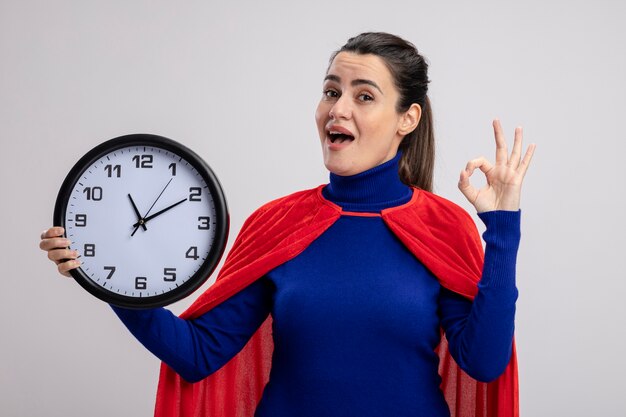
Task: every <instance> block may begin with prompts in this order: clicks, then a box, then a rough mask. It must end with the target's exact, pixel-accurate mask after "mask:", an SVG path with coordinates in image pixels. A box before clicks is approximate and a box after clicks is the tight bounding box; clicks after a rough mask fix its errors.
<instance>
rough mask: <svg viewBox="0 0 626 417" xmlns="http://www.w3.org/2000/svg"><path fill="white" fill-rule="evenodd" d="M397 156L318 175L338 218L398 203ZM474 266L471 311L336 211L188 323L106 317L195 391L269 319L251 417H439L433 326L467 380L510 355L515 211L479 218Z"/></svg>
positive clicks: (491, 370) (482, 376)
mask: <svg viewBox="0 0 626 417" xmlns="http://www.w3.org/2000/svg"><path fill="white" fill-rule="evenodd" d="M399 158H400V154H398V155H396V157H395V158H393V159H392V160H390V161H387V162H385V163H383V164H381V165H379V166H377V167H375V168H372V169H370V170H368V171H365V172H362V173H360V174H357V175H353V176H338V175H335V174H332V173H331V174H330V183H329V184H328V186H326V187H325V188H324V189H323V194H324V197H325V198H327V199H328V200H330V201H332V202H334V203H335V204H338V205H340V206H341V207H342V208H343V209H344V211H347V212H379V211H381V210H383V209H385V208H388V207H393V206H397V205H400V204H404V203H406V202H408V201H409V200H410V198H411V194H412V191H411V189H410V188H409V187H407V186H406V185H404V184H403V183H402V182H401V181H400V179H399V177H398V161H399ZM479 216H480V218H481V219H482V220H483V222H484V223H485V224H486V226H487V230H486V232H485V234H484V235H483V237H484V239H485V242H486V249H485V268H484V272H483V276H482V279H481V281H480V283H479V293H478V295H477V296H476V298H475V299H474V302H471V301H469V300H466V299H465V298H463V297H461V296H459V295H457V294H454V293H452V292H451V291H448V290H446V289H444V288H442V287H441V286H440V285H439V282H438V281H437V279H436V278H435V277H434V276H433V274H432V273H431V272H430V271H429V270H428V269H426V268H425V267H424V265H422V263H421V262H420V261H419V260H417V259H416V258H415V257H414V256H413V255H412V254H411V253H410V252H409V251H408V250H407V249H406V248H405V247H404V246H403V245H402V243H401V242H400V241H399V240H398V239H397V238H396V237H395V235H393V233H391V231H390V230H389V229H388V228H387V226H386V225H385V224H384V222H383V220H382V218H381V217H364V216H355V215H350V214H349V213H347V214H343V215H342V216H341V217H340V218H339V219H338V220H337V221H336V222H335V223H334V224H333V225H332V226H331V227H330V228H329V229H328V230H327V231H326V232H324V234H322V236H320V237H319V238H318V239H317V240H315V241H314V242H313V243H312V244H311V245H310V246H309V247H308V248H307V249H305V250H304V251H303V252H302V253H301V254H300V255H298V256H297V257H296V258H294V259H292V260H290V261H288V262H286V263H284V264H283V265H281V266H279V267H277V268H276V269H274V270H272V271H270V272H269V273H268V274H267V275H266V276H265V277H263V278H261V279H259V280H257V281H256V282H255V283H253V284H251V285H250V286H249V287H247V288H246V289H244V290H242V291H241V292H239V293H238V294H236V295H234V296H233V297H231V298H230V299H228V300H227V301H225V302H223V303H222V304H220V305H219V306H217V307H215V308H214V309H213V310H211V311H209V312H207V313H205V314H204V315H203V316H201V317H199V318H197V319H194V320H189V321H186V320H182V319H179V318H177V317H176V316H175V315H173V314H172V313H171V312H170V311H169V310H166V309H163V308H160V309H152V310H143V311H137V310H126V309H122V308H118V307H114V310H115V312H116V313H117V314H118V316H119V317H120V318H121V319H122V321H123V322H124V324H125V325H126V326H127V327H128V329H129V330H130V331H131V332H132V333H133V334H134V335H135V336H136V337H137V339H139V341H140V342H141V343H142V344H144V346H146V347H147V348H148V349H149V350H150V351H151V352H153V353H154V354H155V355H156V356H158V357H159V358H160V359H161V360H163V361H164V362H165V363H167V364H168V365H169V366H170V367H172V368H173V369H174V370H176V371H177V372H178V373H179V374H180V375H181V376H182V377H183V378H184V379H186V380H189V381H197V380H200V379H203V378H204V377H206V376H208V375H209V374H211V373H212V372H214V371H215V370H217V369H219V368H220V367H221V366H222V365H224V364H225V363H226V362H227V361H228V360H229V359H230V358H232V357H233V356H234V355H235V354H236V353H237V352H239V350H241V349H242V348H243V346H244V345H245V344H246V342H247V341H248V340H249V338H250V337H251V336H252V334H253V333H254V332H255V331H256V329H257V328H258V327H259V326H260V325H261V323H262V322H263V321H264V320H265V319H266V318H267V316H268V314H272V317H273V338H274V354H273V358H272V369H271V373H270V380H269V382H268V384H267V385H266V387H265V390H264V392H263V397H262V399H261V402H260V403H259V405H258V407H257V411H256V414H255V416H257V417H293V416H299V417H307V416H311V417H325V416H329V417H330V416H333V417H335V416H359V417H369V416H371V417H380V416H394V417H401V416H413V417H415V416H428V417H444V416H445V417H447V416H449V415H450V414H449V411H448V408H447V405H446V403H445V400H444V398H443V394H442V393H441V391H440V389H439V385H440V382H441V379H440V377H439V375H438V372H437V369H438V358H437V355H436V354H435V353H434V351H433V350H434V349H435V347H436V346H437V344H438V343H439V340H440V333H439V331H440V330H439V329H440V327H442V328H443V329H444V330H445V331H446V335H447V338H448V340H449V347H450V352H451V354H452V355H453V357H454V358H455V360H456V361H457V363H459V365H460V366H461V367H462V368H463V369H464V370H465V371H466V372H467V373H469V374H470V375H471V376H473V377H474V378H476V379H478V380H483V381H489V380H492V379H494V378H496V377H497V376H498V375H499V374H500V373H502V371H503V370H504V368H505V367H506V365H507V363H508V361H509V358H510V355H511V342H512V336H513V326H514V315H515V301H516V299H517V289H516V287H515V259H516V253H517V248H518V244H519V236H520V231H519V221H520V212H519V211H518V212H505V211H493V212H487V213H482V214H480V215H479Z"/></svg>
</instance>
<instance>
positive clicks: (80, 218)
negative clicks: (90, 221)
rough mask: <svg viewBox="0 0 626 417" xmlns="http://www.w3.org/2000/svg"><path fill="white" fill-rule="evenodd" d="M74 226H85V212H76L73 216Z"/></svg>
mask: <svg viewBox="0 0 626 417" xmlns="http://www.w3.org/2000/svg"><path fill="white" fill-rule="evenodd" d="M74 226H76V227H85V226H87V215H86V214H77V215H76V216H75V217H74Z"/></svg>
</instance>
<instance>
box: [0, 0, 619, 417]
mask: <svg viewBox="0 0 626 417" xmlns="http://www.w3.org/2000/svg"><path fill="white" fill-rule="evenodd" d="M624 4H625V3H624V2H623V1H618V0H615V1H609V0H604V1H595V2H589V1H584V2H583V1H564V0H562V1H546V0H541V1H539V0H526V1H516V2H506V1H474V2H461V1H459V2H456V4H455V3H451V2H434V1H416V0H413V1H407V2H394V1H378V0H376V1H369V0H368V1H364V0H358V1H357V0H351V1H345V2H337V1H332V2H328V1H315V2H307V3H302V4H300V2H287V1H283V2H279V1H263V2H258V1H257V2H253V1H249V2H230V3H229V5H228V6H226V5H223V4H222V3H221V2H209V1H193V0H188V1H178V2H175V1H165V0H159V1H155V0H151V1H148V0H144V1H121V0H117V1H113V0H109V1H100V2H95V1H79V0H76V1H68V0H64V1H63V0H59V1H43V0H42V1H33V0H20V1H18V0H14V1H7V0H1V1H0V140H1V149H2V153H1V156H2V160H1V161H0V169H1V171H0V181H1V191H2V193H1V194H0V195H1V197H0V198H1V201H2V203H1V205H0V210H1V212H0V214H1V216H2V219H3V226H2V231H3V233H2V236H3V238H2V239H1V240H0V241H1V245H2V246H1V248H0V249H1V250H0V255H1V257H2V258H1V260H0V261H1V263H2V266H3V271H4V273H3V275H2V277H1V281H0V282H1V285H2V289H1V290H0V387H1V389H0V414H2V415H3V416H16V417H17V416H20V417H21V416H29V417H30V416H43V415H46V416H84V415H89V416H110V415H127V416H148V415H151V414H152V410H153V401H154V392H155V389H156V381H157V372H158V361H157V360H156V359H155V358H153V357H152V356H151V354H149V353H148V352H147V351H146V350H145V349H144V348H143V347H142V346H141V345H140V344H139V343H138V342H136V341H135V340H134V339H133V337H132V336H131V335H130V334H129V333H128V332H127V331H126V329H125V328H124V327H123V326H122V324H121V323H120V322H119V320H118V319H117V318H116V316H115V315H114V314H113V312H112V311H111V310H110V308H109V307H108V306H107V305H106V304H104V303H102V302H100V301H98V300H97V299H95V298H93V297H91V296H90V295H89V294H87V293H86V292H85V291H83V290H82V289H81V288H80V287H79V286H78V285H77V284H76V283H75V282H73V281H71V280H68V279H64V278H62V277H61V276H60V275H58V274H57V273H56V271H55V268H54V266H53V265H52V263H50V261H48V260H47V259H46V256H45V254H44V253H42V252H41V251H40V250H39V248H38V243H39V234H40V232H41V231H42V230H43V229H44V228H47V227H48V226H50V225H51V221H52V211H53V207H54V201H55V198H56V193H57V191H58V188H59V186H60V185H61V182H62V181H63V179H64V177H65V175H66V173H67V172H68V171H69V169H70V168H71V167H72V166H73V164H74V163H75V162H76V161H77V160H78V159H79V157H80V156H82V155H83V154H84V153H86V152H87V151H88V150H89V149H91V148H92V147H94V146H95V145H96V144H98V143H100V142H102V141H104V140H106V139H110V138H112V137H116V136H119V135H122V134H128V133H137V132H143V133H155V134H160V135H163V136H167V137H171V138H173V139H176V140H178V141H181V142H183V143H184V144H186V145H187V146H189V147H190V148H192V149H194V150H195V151H196V152H197V153H199V154H200V155H201V156H203V157H204V158H205V159H206V161H207V162H208V163H209V165H211V166H212V168H213V169H214V170H215V171H216V173H217V175H218V176H219V178H220V180H221V181H222V184H223V186H224V189H225V190H226V193H227V198H228V202H229V206H230V212H231V220H232V228H231V237H230V243H231V244H232V241H233V240H234V235H235V233H236V232H237V231H238V230H239V228H240V226H241V224H242V222H243V221H244V219H245V218H246V217H247V216H248V215H249V214H250V213H251V212H252V211H253V210H254V209H255V208H256V207H258V206H259V205H261V204H262V203H264V202H266V201H269V200H270V199H273V198H276V197H279V196H281V195H284V194H287V193H290V192H293V191H296V190H300V189H304V188H310V187H313V186H316V185H318V184H320V183H324V182H326V181H327V172H326V171H325V168H324V166H323V164H322V160H321V151H320V146H319V144H318V139H317V132H316V129H315V125H314V110H315V106H316V104H317V101H318V99H319V97H320V94H321V84H322V78H323V75H324V71H325V69H326V65H327V60H328V57H329V55H330V53H331V52H332V51H333V50H335V49H336V48H338V47H340V46H341V45H342V44H343V43H344V42H345V41H346V40H347V38H348V37H350V36H352V35H355V34H357V33H359V32H361V31H366V30H382V31H388V32H393V33H396V34H398V35H401V36H403V37H405V38H407V39H409V40H411V41H412V42H414V43H415V44H416V45H417V46H418V49H419V50H420V51H421V52H422V53H424V54H425V55H426V57H427V58H428V60H429V61H430V63H431V67H430V78H431V79H432V83H431V88H430V93H429V95H430V97H431V100H432V103H433V108H434V109H433V111H434V117H435V128H436V135H437V141H438V157H437V170H436V181H435V185H436V191H437V192H438V193H439V194H441V195H443V196H445V197H447V198H449V199H451V200H453V201H455V202H457V203H460V204H462V205H463V206H464V207H466V208H467V209H468V210H469V209H470V207H469V206H468V205H467V204H466V203H465V202H464V201H463V197H462V195H461V194H460V193H459V192H458V190H457V189H456V181H457V175H458V172H459V171H460V170H461V168H462V167H464V165H465V162H466V161H467V160H468V159H470V158H473V157H475V156H478V155H480V154H485V155H487V156H489V157H490V158H493V134H492V131H491V120H492V118H494V117H499V118H500V119H501V120H502V123H503V125H504V127H505V131H506V133H507V136H508V139H509V140H512V133H513V129H514V127H515V126H516V125H522V126H524V129H525V139H526V141H527V143H529V142H531V141H532V142H536V143H537V144H538V147H537V152H536V156H535V159H534V160H533V164H532V166H531V169H530V171H529V173H528V175H527V179H526V183H525V189H524V197H523V201H522V204H523V207H522V210H523V241H522V246H521V249H520V254H519V264H518V287H519V289H520V299H519V302H518V314H517V321H516V329H517V341H518V351H519V352H518V353H519V363H520V381H521V384H520V386H521V409H522V415H524V416H554V415H566V416H572V417H573V416H589V415H602V416H623V415H624V409H626V396H624V395H623V392H622V391H623V388H624V382H623V375H624V373H625V372H626V366H625V365H626V364H625V359H624V352H626V340H625V337H624V327H625V323H624V321H625V318H626V303H624V301H623V294H624V291H625V290H626V285H625V283H624V281H625V278H626V273H625V272H624V261H623V260H624V251H625V249H626V242H625V237H624V236H625V232H626V227H625V220H624V213H626V207H625V206H626V198H625V189H626V188H625V186H624V183H625V182H624V179H625V178H624V169H623V161H624V159H625V151H626V146H625V145H624V139H626V137H625V134H624V127H623V120H624V114H625V113H626V104H625V103H626V100H625V97H626V82H625V81H624V76H625V74H626V54H625V53H624V50H625V46H626V45H625V44H626V42H625V41H626V29H625V28H624V24H623V22H624V20H625V18H626V6H624ZM195 297H196V294H194V295H193V296H191V297H190V298H189V299H187V300H184V301H182V302H180V303H178V304H176V305H174V306H173V309H174V310H175V311H176V312H180V311H182V309H183V308H184V307H185V306H186V305H188V304H189V302H191V300H192V299H194V298H195Z"/></svg>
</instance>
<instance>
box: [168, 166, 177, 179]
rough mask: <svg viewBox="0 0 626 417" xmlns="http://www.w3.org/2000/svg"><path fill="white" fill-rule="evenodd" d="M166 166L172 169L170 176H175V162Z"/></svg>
mask: <svg viewBox="0 0 626 417" xmlns="http://www.w3.org/2000/svg"><path fill="white" fill-rule="evenodd" d="M168 168H169V169H171V170H172V177H175V176H176V162H172V163H171V164H170V166H169V167H168Z"/></svg>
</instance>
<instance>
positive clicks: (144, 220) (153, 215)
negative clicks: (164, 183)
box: [133, 198, 187, 227]
mask: <svg viewBox="0 0 626 417" xmlns="http://www.w3.org/2000/svg"><path fill="white" fill-rule="evenodd" d="M185 201H187V199H186V198H183V199H182V200H180V201H179V202H178V203H174V204H172V205H171V206H169V207H165V208H164V209H163V210H161V211H157V212H156V213H154V214H152V215H150V216H148V217H146V218H145V219H143V224H146V223H147V222H148V220H151V219H154V218H155V217H156V216H159V215H161V214H163V213H165V212H166V211H168V210H171V209H173V208H174V207H176V206H177V205H179V204H182V203H184V202H185ZM140 224H142V223H141V221H139V222H137V223H135V224H133V227H138V226H139V225H140Z"/></svg>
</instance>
